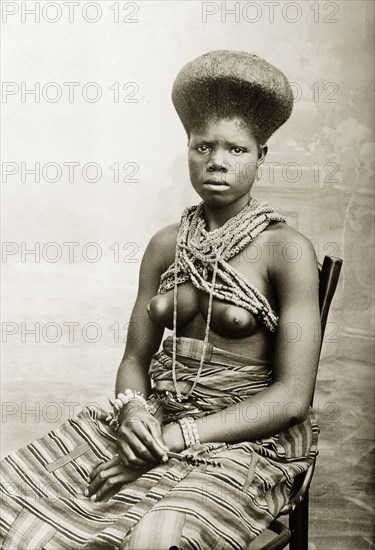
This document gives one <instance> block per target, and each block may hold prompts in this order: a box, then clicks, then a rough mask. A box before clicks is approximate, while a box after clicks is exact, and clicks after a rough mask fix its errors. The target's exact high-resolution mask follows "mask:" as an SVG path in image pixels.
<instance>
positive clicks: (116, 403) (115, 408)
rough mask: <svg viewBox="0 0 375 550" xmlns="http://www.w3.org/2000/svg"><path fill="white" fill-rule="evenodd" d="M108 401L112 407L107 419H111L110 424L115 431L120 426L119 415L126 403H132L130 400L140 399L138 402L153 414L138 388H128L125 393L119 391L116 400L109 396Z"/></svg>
mask: <svg viewBox="0 0 375 550" xmlns="http://www.w3.org/2000/svg"><path fill="white" fill-rule="evenodd" d="M108 401H109V403H110V405H111V409H110V410H109V414H108V416H107V418H106V420H107V421H109V425H110V426H112V427H113V429H114V430H115V431H117V430H118V428H119V426H120V425H119V417H120V414H121V411H122V409H123V408H124V407H125V405H127V404H128V403H130V401H138V403H141V405H142V407H144V408H145V409H146V411H147V412H149V413H150V414H153V412H152V410H151V407H149V405H148V403H147V401H146V399H145V398H144V397H143V394H142V393H141V392H139V391H138V390H136V391H133V390H130V389H126V390H125V391H124V393H119V394H118V396H117V397H116V399H115V400H112V399H110V398H108Z"/></svg>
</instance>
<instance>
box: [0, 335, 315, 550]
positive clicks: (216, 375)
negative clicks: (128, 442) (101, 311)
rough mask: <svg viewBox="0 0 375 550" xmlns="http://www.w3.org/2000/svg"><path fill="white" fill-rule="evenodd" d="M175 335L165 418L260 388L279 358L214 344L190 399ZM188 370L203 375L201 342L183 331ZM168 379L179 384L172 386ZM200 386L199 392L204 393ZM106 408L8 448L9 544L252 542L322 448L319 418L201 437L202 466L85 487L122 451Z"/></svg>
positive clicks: (4, 486)
mask: <svg viewBox="0 0 375 550" xmlns="http://www.w3.org/2000/svg"><path fill="white" fill-rule="evenodd" d="M171 346H172V343H171V339H170V338H167V339H166V340H165V342H164V347H163V350H162V351H161V352H159V353H158V354H156V355H155V356H154V358H153V361H152V363H151V367H150V373H151V375H152V377H153V379H154V394H153V396H151V397H150V400H149V403H150V404H151V405H152V406H157V404H160V402H161V403H162V404H163V409H164V412H165V419H164V422H166V421H171V420H173V419H175V418H178V417H181V416H183V415H184V414H195V415H196V416H204V415H205V414H208V413H209V412H212V411H214V410H219V408H223V407H226V406H227V405H228V404H229V403H230V402H231V403H233V402H238V401H239V400H241V399H244V398H246V397H247V396H249V395H251V394H252V392H253V393H254V392H259V391H261V390H262V388H264V387H266V386H267V385H269V384H270V383H271V371H270V368H269V365H267V364H266V363H265V362H262V361H251V360H249V359H248V358H246V357H244V356H241V355H237V354H233V353H229V352H226V351H225V350H220V349H218V348H216V347H214V346H212V345H210V346H209V351H208V354H207V357H206V360H205V364H204V368H203V372H202V378H201V379H200V382H199V384H197V386H196V388H195V391H194V393H193V395H192V396H191V399H190V400H189V402H188V403H183V404H178V406H177V405H176V402H173V401H171V400H170V396H169V394H168V396H166V395H165V391H169V392H171V391H173V385H172V380H171V368H170V367H171V353H172V347H171ZM177 352H178V353H177V358H178V368H177V371H176V372H177V379H178V381H179V383H181V385H183V384H184V383H185V384H188V385H189V379H190V377H193V378H194V374H193V373H194V370H196V369H197V368H198V367H199V360H200V356H201V353H202V342H201V341H199V340H192V339H188V338H179V339H178V348H177ZM168 388H169V389H168ZM195 392H196V394H195ZM106 416H107V413H106V412H105V411H103V410H102V409H100V408H98V407H94V406H89V407H85V408H84V409H83V410H82V411H81V412H80V413H79V414H78V415H77V417H75V418H72V419H69V420H67V421H66V422H65V423H64V424H62V425H61V426H60V427H59V428H58V429H55V430H52V431H51V432H49V433H47V434H46V435H45V436H43V437H42V438H40V439H38V440H35V441H33V442H32V443H30V444H28V445H26V446H25V447H23V448H22V449H19V450H17V451H14V452H12V453H11V454H9V455H8V456H7V457H5V459H4V460H3V461H2V463H1V490H2V506H1V518H0V542H1V543H2V547H1V548H3V549H4V550H17V549H19V550H39V549H45V550H60V549H63V550H65V549H66V550H72V549H74V548H77V549H78V548H79V549H85V550H98V549H103V550H104V549H105V550H109V549H121V550H132V549H137V550H140V549H141V550H147V549H148V550H159V549H160V550H168V549H169V548H170V547H171V546H177V547H179V548H181V549H182V550H212V549H215V550H227V549H233V550H242V549H244V548H246V547H247V545H248V544H249V542H250V541H251V540H253V539H254V538H255V537H256V536H258V534H260V532H261V531H263V530H264V529H265V528H266V527H267V525H269V524H270V523H271V522H272V520H273V518H274V517H275V516H276V515H277V514H278V512H279V510H280V509H281V508H282V507H283V506H284V504H285V503H286V502H287V501H288V497H289V493H290V489H291V487H292V484H293V480H294V478H295V477H296V476H297V475H298V474H300V473H301V472H303V471H306V469H307V468H308V466H309V465H310V464H311V461H312V457H313V456H314V453H315V450H316V440H317V426H316V424H315V423H314V420H313V417H312V416H310V417H309V418H308V419H307V421H305V422H304V423H303V425H299V426H296V427H294V428H292V429H290V430H286V431H285V432H283V433H282V434H278V435H277V436H274V437H272V438H268V439H264V440H261V441H256V442H243V443H237V444H226V443H221V442H217V443H216V442H214V443H205V444H199V445H195V446H194V447H192V448H190V449H189V452H192V453H193V454H194V455H195V456H198V457H200V458H207V459H208V458H211V459H212V458H213V459H215V460H219V461H220V462H221V464H222V466H223V467H222V468H217V467H214V466H211V465H210V464H199V465H195V466H194V465H192V464H189V463H187V462H185V461H182V462H181V461H177V460H175V459H171V460H169V461H168V463H166V464H160V465H158V466H156V467H154V468H153V469H151V470H149V471H148V472H147V473H145V474H143V475H142V476H141V477H140V478H138V479H137V480H136V481H134V482H131V483H127V484H124V485H123V486H122V487H121V488H119V491H118V492H117V493H116V495H114V496H113V497H112V498H110V499H109V500H108V501H107V502H98V503H96V502H92V501H91V500H89V499H88V498H86V497H84V495H83V491H84V489H85V488H86V487H87V481H86V480H87V476H88V474H89V472H90V471H91V470H92V469H93V468H94V467H95V466H96V465H98V464H99V463H101V462H104V461H106V460H108V459H110V458H112V456H113V455H114V454H115V453H116V437H115V434H114V432H113V431H112V428H111V427H110V426H109V424H108V422H107V421H106Z"/></svg>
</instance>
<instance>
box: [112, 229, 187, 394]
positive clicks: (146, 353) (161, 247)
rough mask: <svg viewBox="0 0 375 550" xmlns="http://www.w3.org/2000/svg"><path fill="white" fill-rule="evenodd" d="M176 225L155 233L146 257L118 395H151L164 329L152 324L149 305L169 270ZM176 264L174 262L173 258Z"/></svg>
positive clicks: (119, 371) (142, 264)
mask: <svg viewBox="0 0 375 550" xmlns="http://www.w3.org/2000/svg"><path fill="white" fill-rule="evenodd" d="M176 234H177V229H176V225H172V226H168V227H165V228H163V229H161V230H160V231H158V233H156V234H155V235H154V236H153V237H152V239H151V240H150V242H149V244H148V246H147V248H146V250H145V253H144V255H143V259H142V263H141V268H140V274H139V286H138V294H137V298H136V301H135V304H134V307H133V311H132V314H131V318H130V323H129V331H128V334H129V337H128V340H127V343H126V347H125V352H124V356H123V358H122V361H121V363H120V366H119V369H118V372H117V378H116V395H117V394H118V393H120V392H123V391H124V390H125V389H126V388H131V389H132V390H139V391H140V392H141V393H143V394H144V396H145V398H146V397H148V395H149V393H150V378H149V375H148V368H149V366H150V361H151V358H152V356H153V354H154V353H155V352H156V351H157V350H158V348H159V345H160V342H161V339H162V336H163V332H164V328H163V327H162V326H160V325H158V324H156V323H154V322H152V321H151V320H150V318H149V316H148V314H147V305H148V303H149V301H150V300H151V298H153V296H155V295H156V294H157V290H158V286H159V280H160V276H161V274H162V273H163V272H164V271H165V270H166V269H167V268H168V267H169V265H170V264H168V261H169V260H170V256H171V250H173V251H174V247H175V242H176V240H175V239H174V241H173V237H174V236H176ZM172 260H173V258H172Z"/></svg>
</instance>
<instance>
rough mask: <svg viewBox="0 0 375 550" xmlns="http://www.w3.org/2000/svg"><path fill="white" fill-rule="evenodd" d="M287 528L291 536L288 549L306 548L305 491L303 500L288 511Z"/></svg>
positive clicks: (307, 521) (307, 536) (307, 543)
mask: <svg viewBox="0 0 375 550" xmlns="http://www.w3.org/2000/svg"><path fill="white" fill-rule="evenodd" d="M289 529H290V531H291V533H292V538H291V541H290V544H289V548H290V550H308V545H309V493H308V491H307V492H306V493H305V496H304V499H303V501H302V502H301V503H300V504H299V505H298V506H297V507H296V509H295V510H293V511H292V512H290V515H289Z"/></svg>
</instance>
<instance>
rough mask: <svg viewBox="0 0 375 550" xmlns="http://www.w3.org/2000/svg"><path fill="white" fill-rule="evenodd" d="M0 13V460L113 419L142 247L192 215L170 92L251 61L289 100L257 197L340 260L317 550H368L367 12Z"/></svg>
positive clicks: (331, 325) (77, 7) (324, 365)
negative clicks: (280, 80) (78, 423)
mask: <svg viewBox="0 0 375 550" xmlns="http://www.w3.org/2000/svg"><path fill="white" fill-rule="evenodd" d="M1 9H2V49H3V54H2V80H3V84H2V100H1V101H2V103H1V107H2V115H3V145H2V214H3V244H2V272H3V310H2V342H3V343H2V357H3V361H2V371H1V375H2V376H1V379H2V401H3V405H2V441H1V455H2V457H3V456H5V455H6V454H7V453H9V452H10V451H11V450H12V449H14V448H16V447H17V448H18V447H20V446H22V445H25V444H26V443H28V442H29V441H31V440H32V439H34V438H36V437H39V436H41V435H43V434H44V433H45V432H46V431H49V430H51V429H53V428H54V427H57V426H58V425H60V424H61V423H62V422H63V421H64V420H65V419H66V418H68V417H69V416H72V415H75V414H77V413H78V411H79V410H80V409H81V408H82V407H83V406H84V405H85V404H88V403H98V404H100V405H101V406H104V407H106V406H107V401H106V398H107V396H108V395H112V394H113V392H114V382H115V376H116V371H117V367H118V365H119V363H120V360H121V357H122V354H123V350H124V345H125V344H124V342H125V341H126V338H136V337H137V331H136V328H135V330H131V331H129V327H128V325H127V323H128V320H129V316H130V312H131V308H132V305H133V302H134V299H135V293H136V290H137V278H138V271H139V265H140V260H141V258H142V254H143V252H144V249H145V247H146V245H147V243H148V241H149V239H150V237H151V236H152V235H153V234H154V233H155V232H156V231H157V230H158V229H159V228H161V227H162V226H164V225H167V224H169V223H172V222H175V221H177V220H178V219H179V217H180V215H181V212H182V210H183V208H184V207H185V206H187V205H191V204H196V203H197V202H198V201H199V197H198V196H196V195H195V194H194V192H193V190H191V189H190V183H189V176H188V169H187V139H186V136H185V133H184V130H183V127H182V125H181V123H180V121H179V119H178V117H177V115H176V113H175V111H174V108H173V105H172V102H171V99H170V94H171V88H172V83H173V80H174V78H175V76H176V74H177V72H178V71H179V69H180V68H181V67H182V66H183V65H184V64H185V63H186V62H188V61H190V60H191V59H193V58H195V57H197V56H198V55H200V54H202V53H204V52H206V51H209V50H214V49H233V50H245V51H250V52H254V53H256V54H258V55H259V56H261V57H264V58H265V59H266V60H267V61H269V62H270V63H272V64H274V65H275V66H276V67H278V68H280V69H281V70H282V71H283V72H284V73H285V74H286V75H287V77H288V79H289V81H290V82H291V83H292V87H293V92H294V96H295V103H294V111H293V114H292V116H291V118H290V119H289V121H288V122H287V123H286V124H285V125H284V126H282V127H281V129H280V130H278V132H276V134H275V136H273V137H272V138H271V139H270V140H269V142H268V145H269V153H268V156H267V159H266V162H265V164H264V165H263V167H262V171H261V178H260V180H259V181H258V183H257V184H256V185H255V188H254V196H255V197H256V198H258V199H265V200H267V201H268V202H269V203H270V204H271V205H272V206H273V207H274V208H275V209H276V210H277V211H280V212H281V213H282V214H285V215H286V217H287V219H288V222H289V223H290V224H291V225H292V226H293V227H295V228H297V229H298V230H299V231H301V232H302V233H304V234H305V235H306V236H307V237H308V238H309V239H310V240H311V241H312V243H313V246H314V248H315V250H316V253H317V256H318V258H319V261H322V260H323V258H324V256H325V255H326V254H330V255H334V256H338V257H340V258H343V260H344V267H343V274H342V276H341V279H340V282H339V287H338V290H337V294H336V296H335V299H334V302H333V305H332V308H331V313H330V317H329V319H328V326H327V331H326V336H325V340H324V346H323V353H322V361H321V365H320V369H319V373H318V383H317V390H316V397H315V399H316V408H317V410H318V413H319V415H320V423H321V435H320V456H319V459H318V465H317V470H316V474H315V477H314V481H313V485H312V489H311V528H312V529H311V544H312V546H311V548H312V549H314V548H319V549H322V550H325V549H326V548H330V549H332V550H334V549H337V550H342V549H343V548H357V549H362V548H363V549H364V548H370V545H371V540H370V539H371V536H372V535H371V532H372V525H373V517H374V511H373V510H374V509H373V494H372V492H371V477H372V466H371V464H372V461H371V456H370V453H371V438H372V417H373V398H372V395H373V388H374V382H373V370H372V368H371V364H372V361H373V349H374V340H373V333H374V332H373V330H374V326H373V302H372V294H373V293H372V281H373V257H372V254H373V225H372V224H373V212H374V200H373V199H374V186H373V148H374V137H373V104H372V81H373V61H374V60H373V51H372V50H373V47H372V40H373V35H372V32H373V31H372V27H373V3H372V2H370V1H365V0H355V1H354V0H353V1H351V0H348V1H336V2H328V1H327V2H326V1H319V2H313V1H308V0H306V1H299V2H275V1H272V2H262V1H258V2H196V1H190V2H187V1H185V2H175V1H168V2H167V1H166V2H160V1H156V2H149V1H138V2H123V1H113V2H112V1H96V2H85V1H81V2H61V1H59V2H45V1H40V2H33V1H27V2H16V1H12V2H7V1H4V2H2V6H1ZM260 253H264V251H263V252H262V251H260V250H257V248H256V247H254V248H253V254H252V256H251V257H249V258H248V260H249V261H257V254H260ZM270 253H272V251H270ZM285 255H286V256H287V257H288V258H289V259H290V261H298V255H299V250H298V248H297V247H296V246H293V243H290V245H289V246H288V247H287V248H286V250H285ZM291 330H292V329H291ZM311 330H314V327H311ZM291 338H298V327H295V330H294V332H293V333H291Z"/></svg>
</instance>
